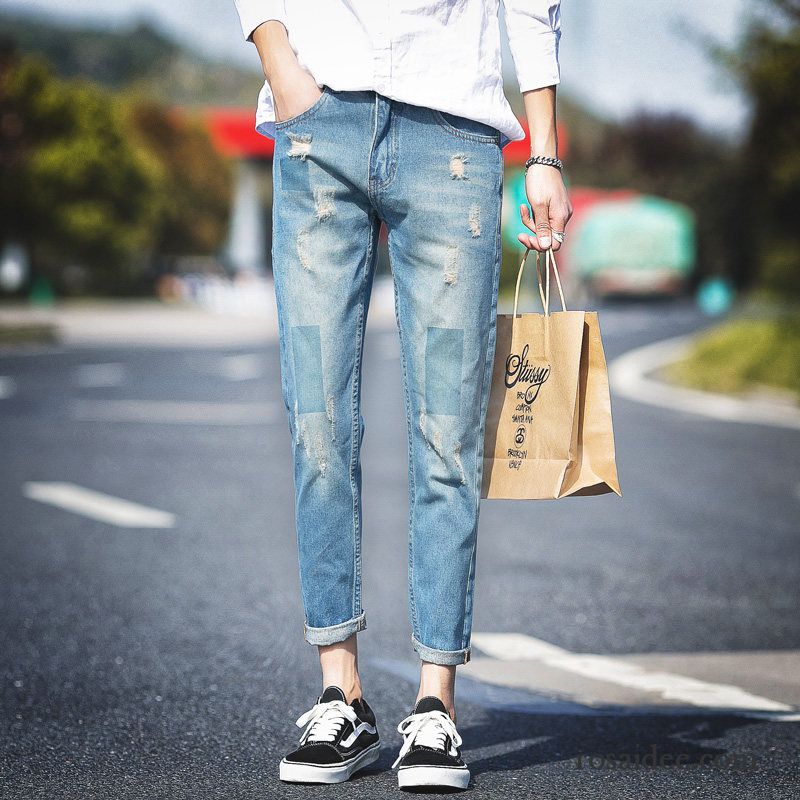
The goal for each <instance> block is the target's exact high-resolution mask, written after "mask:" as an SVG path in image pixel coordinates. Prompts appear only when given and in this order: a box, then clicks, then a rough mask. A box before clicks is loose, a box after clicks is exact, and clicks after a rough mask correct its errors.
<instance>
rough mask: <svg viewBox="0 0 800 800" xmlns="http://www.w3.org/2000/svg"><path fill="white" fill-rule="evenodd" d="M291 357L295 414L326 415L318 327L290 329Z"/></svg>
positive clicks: (308, 326) (306, 326)
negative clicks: (314, 413)
mask: <svg viewBox="0 0 800 800" xmlns="http://www.w3.org/2000/svg"><path fill="white" fill-rule="evenodd" d="M292 355H293V358H294V370H293V372H294V383H295V395H296V400H297V413H298V414H307V413H309V412H317V411H321V412H322V413H326V412H327V407H326V404H325V393H324V390H323V386H322V342H321V340H320V333H319V325H295V326H294V327H293V328H292Z"/></svg>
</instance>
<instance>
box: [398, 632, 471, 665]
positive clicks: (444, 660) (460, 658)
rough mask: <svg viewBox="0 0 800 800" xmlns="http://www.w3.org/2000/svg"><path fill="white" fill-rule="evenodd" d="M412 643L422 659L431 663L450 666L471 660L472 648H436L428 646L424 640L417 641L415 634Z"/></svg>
mask: <svg viewBox="0 0 800 800" xmlns="http://www.w3.org/2000/svg"><path fill="white" fill-rule="evenodd" d="M411 643H412V644H413V645H414V649H415V650H416V651H417V653H418V654H419V657H420V659H421V660H422V661H427V662H428V663H430V664H441V665H442V666H446V667H450V666H453V665H454V664H466V663H467V661H469V655H470V648H469V647H467V648H464V649H463V650H434V649H433V648H432V647H427V646H426V645H424V644H422V642H419V641H417V640H416V639H415V638H414V637H413V636H412V637H411Z"/></svg>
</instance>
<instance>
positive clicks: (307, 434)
mask: <svg viewBox="0 0 800 800" xmlns="http://www.w3.org/2000/svg"><path fill="white" fill-rule="evenodd" d="M298 429H299V431H300V441H301V442H302V443H303V447H304V449H305V451H306V455H307V456H308V457H309V458H313V459H314V460H315V461H316V462H317V467H318V468H319V473H320V475H323V476H324V475H325V472H326V470H327V469H328V451H327V450H326V448H325V439H324V438H323V436H322V432H321V431H315V432H313V433H312V432H311V431H310V430H309V422H308V419H303V420H302V421H301V422H300V424H299V426H298Z"/></svg>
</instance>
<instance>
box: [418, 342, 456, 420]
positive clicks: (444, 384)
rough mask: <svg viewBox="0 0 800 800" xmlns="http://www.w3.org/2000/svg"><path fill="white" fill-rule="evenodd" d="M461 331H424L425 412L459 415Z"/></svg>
mask: <svg viewBox="0 0 800 800" xmlns="http://www.w3.org/2000/svg"><path fill="white" fill-rule="evenodd" d="M463 362H464V331H463V330H462V329H461V328H428V334H427V340H426V342H425V411H426V412H427V413H428V414H450V415H455V414H459V413H460V411H461V373H462V370H463Z"/></svg>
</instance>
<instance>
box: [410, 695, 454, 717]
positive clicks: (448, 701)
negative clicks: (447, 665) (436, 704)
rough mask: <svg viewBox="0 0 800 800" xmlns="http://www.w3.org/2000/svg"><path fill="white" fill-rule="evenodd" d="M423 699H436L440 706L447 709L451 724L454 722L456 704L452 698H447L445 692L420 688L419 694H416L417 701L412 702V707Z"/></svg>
mask: <svg viewBox="0 0 800 800" xmlns="http://www.w3.org/2000/svg"><path fill="white" fill-rule="evenodd" d="M423 697H436V698H438V699H439V700H441V701H442V704H443V705H444V707H445V708H446V709H447V713H448V714H449V715H450V719H452V720H453V722H455V721H456V704H455V701H454V699H453V697H452V696H448V695H447V692H442V691H440V690H438V689H435V688H432V689H425V688H424V687H420V690H419V692H417V699H416V700H415V701H414V705H416V704H417V703H419V701H420V700H422V698H423Z"/></svg>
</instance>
